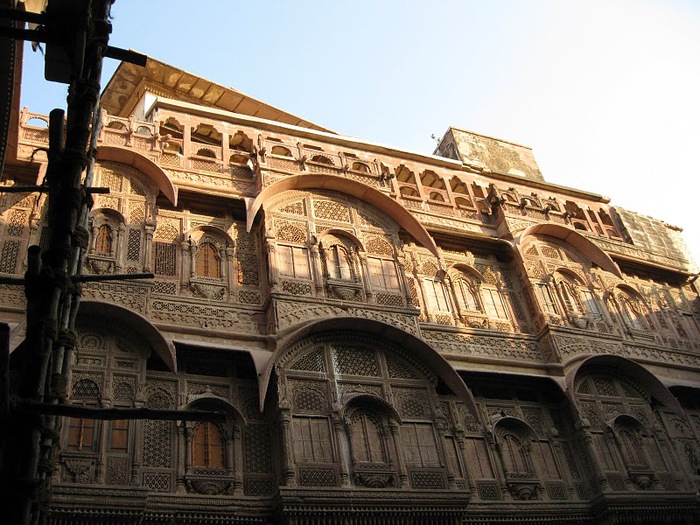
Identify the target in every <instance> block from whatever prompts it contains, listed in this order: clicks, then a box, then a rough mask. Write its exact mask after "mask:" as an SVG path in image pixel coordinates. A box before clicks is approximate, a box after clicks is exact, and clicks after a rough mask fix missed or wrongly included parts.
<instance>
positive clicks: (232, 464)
mask: <svg viewBox="0 0 700 525" xmlns="http://www.w3.org/2000/svg"><path fill="white" fill-rule="evenodd" d="M231 437H232V439H231V440H229V445H228V448H229V450H228V451H227V453H228V454H229V457H230V458H231V460H230V461H229V462H228V468H229V475H230V474H231V469H233V495H234V496H242V495H243V440H242V439H241V429H240V428H238V427H234V428H233V430H232V432H231ZM236 463H239V464H238V465H237V464H236ZM236 467H238V468H236Z"/></svg>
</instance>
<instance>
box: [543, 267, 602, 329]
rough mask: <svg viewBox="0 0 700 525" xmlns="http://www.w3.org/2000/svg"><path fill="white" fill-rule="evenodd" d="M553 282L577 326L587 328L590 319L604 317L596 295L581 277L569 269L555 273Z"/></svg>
mask: <svg viewBox="0 0 700 525" xmlns="http://www.w3.org/2000/svg"><path fill="white" fill-rule="evenodd" d="M552 282H553V283H554V285H555V286H556V289H557V292H558V294H559V298H560V300H561V302H562V305H563V307H564V311H565V312H566V314H567V315H568V317H569V320H570V322H571V323H572V324H573V325H574V326H576V327H577V328H586V327H587V326H588V321H589V320H591V319H593V320H599V319H601V318H602V317H603V313H602V310H601V309H600V306H599V304H598V301H597V299H596V298H595V295H594V294H593V292H592V291H591V290H589V289H588V288H586V287H585V286H584V284H583V283H582V282H581V280H580V278H579V277H577V276H574V275H572V274H571V273H569V272H568V271H557V272H555V273H554V275H553V278H552Z"/></svg>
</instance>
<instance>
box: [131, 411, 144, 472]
mask: <svg viewBox="0 0 700 525" xmlns="http://www.w3.org/2000/svg"><path fill="white" fill-rule="evenodd" d="M142 406H143V405H142V404H141V403H136V404H135V408H141V407H142ZM129 425H130V426H131V427H132V428H131V436H129V437H130V440H131V441H130V444H131V481H130V484H131V485H134V486H138V485H140V483H139V480H140V479H141V463H142V461H143V459H142V455H143V447H141V446H139V445H140V443H141V442H142V439H141V436H142V435H143V423H142V422H139V421H130V422H129Z"/></svg>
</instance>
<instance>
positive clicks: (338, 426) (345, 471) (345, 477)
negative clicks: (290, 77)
mask: <svg viewBox="0 0 700 525" xmlns="http://www.w3.org/2000/svg"><path fill="white" fill-rule="evenodd" d="M333 430H334V431H335V435H336V437H337V438H338V448H339V450H338V452H339V453H338V457H339V458H340V486H341V487H349V486H350V485H351V483H350V436H349V435H348V433H349V432H350V430H349V429H348V428H347V425H345V422H344V421H343V418H342V417H340V414H339V413H338V412H337V411H334V412H333Z"/></svg>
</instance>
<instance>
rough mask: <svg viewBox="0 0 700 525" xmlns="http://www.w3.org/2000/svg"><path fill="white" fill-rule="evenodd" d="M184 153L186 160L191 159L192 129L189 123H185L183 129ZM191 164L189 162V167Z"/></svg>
mask: <svg viewBox="0 0 700 525" xmlns="http://www.w3.org/2000/svg"><path fill="white" fill-rule="evenodd" d="M182 153H183V155H184V157H185V158H186V159H189V158H190V156H191V155H192V128H191V127H190V125H189V123H185V125H184V126H183V127H182ZM189 165H190V163H189V161H188V162H187V166H188V167H189Z"/></svg>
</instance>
